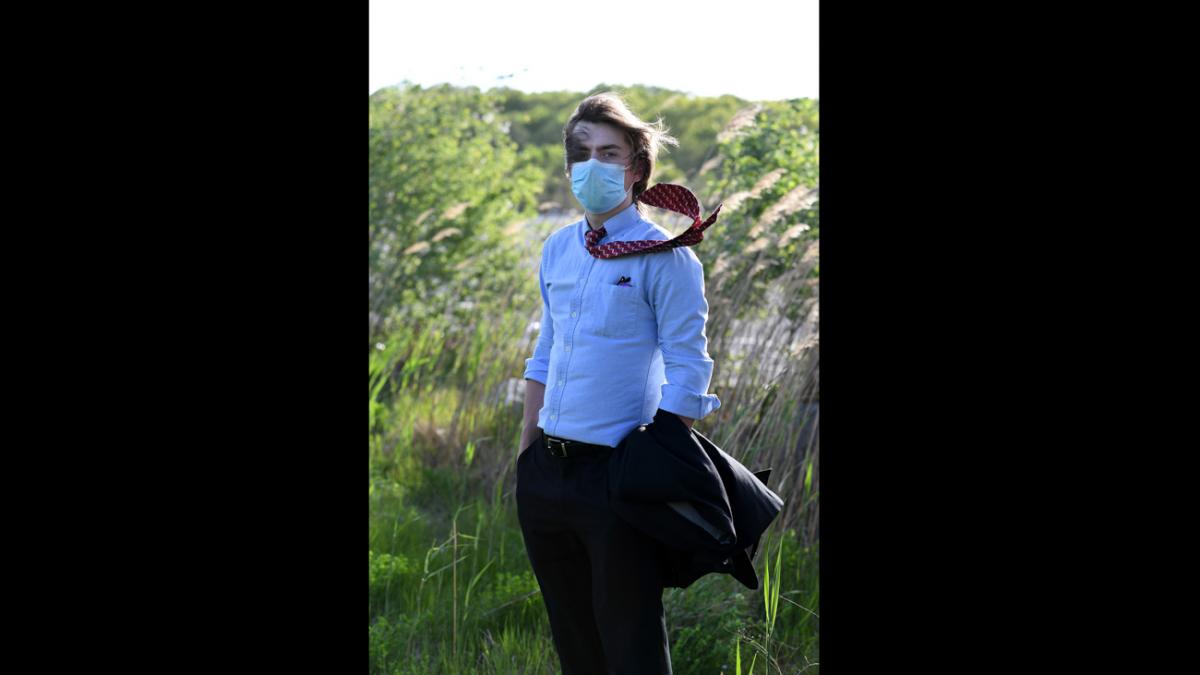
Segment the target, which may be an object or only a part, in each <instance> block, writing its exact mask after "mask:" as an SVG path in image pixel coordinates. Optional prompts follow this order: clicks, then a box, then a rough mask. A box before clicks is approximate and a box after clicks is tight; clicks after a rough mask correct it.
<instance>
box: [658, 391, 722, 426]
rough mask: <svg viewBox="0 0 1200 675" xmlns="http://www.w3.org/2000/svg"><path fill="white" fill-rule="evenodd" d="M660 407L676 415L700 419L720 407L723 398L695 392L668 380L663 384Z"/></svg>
mask: <svg viewBox="0 0 1200 675" xmlns="http://www.w3.org/2000/svg"><path fill="white" fill-rule="evenodd" d="M658 407H660V408H662V409H663V410H666V411H667V412H672V413H675V414H676V415H683V416H684V417H690V418H692V419H694V420H698V419H701V418H703V417H705V416H706V415H708V414H709V413H711V412H712V411H714V410H716V409H717V408H720V407H721V399H719V398H717V397H716V396H713V395H712V394H694V393H692V392H690V391H688V390H686V389H684V388H683V387H680V386H678V385H674V384H671V383H669V382H668V383H667V384H664V385H663V386H662V401H660V402H659V404H658Z"/></svg>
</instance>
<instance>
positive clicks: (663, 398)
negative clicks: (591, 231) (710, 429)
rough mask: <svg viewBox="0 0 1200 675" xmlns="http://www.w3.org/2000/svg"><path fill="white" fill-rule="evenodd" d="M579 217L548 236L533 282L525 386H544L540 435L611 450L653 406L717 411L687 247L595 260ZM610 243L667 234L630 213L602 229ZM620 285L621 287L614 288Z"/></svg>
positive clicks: (697, 278) (704, 305) (698, 279)
mask: <svg viewBox="0 0 1200 675" xmlns="http://www.w3.org/2000/svg"><path fill="white" fill-rule="evenodd" d="M588 228H589V226H588V223H587V219H586V218H584V219H581V220H579V221H578V222H575V223H572V224H571V225H567V226H565V227H562V228H560V229H558V230H556V231H555V232H554V233H553V234H551V235H550V236H549V237H547V238H546V241H545V244H544V245H543V247H542V261H541V266H540V268H539V271H538V279H539V281H540V284H541V290H542V302H543V306H542V321H541V333H540V334H539V335H538V340H537V344H536V345H535V346H534V350H533V356H532V357H531V358H529V359H526V361H525V378H526V379H530V380H536V381H538V382H541V383H543V384H545V385H546V396H545V401H544V403H543V405H542V408H541V410H540V411H538V426H539V427H541V428H542V429H543V430H544V431H545V432H546V433H547V434H549V435H551V436H558V437H560V438H567V439H570V440H575V441H583V442H585V443H596V444H599V445H608V446H612V447H616V446H617V445H618V444H619V443H620V442H621V439H623V438H625V436H626V435H628V434H629V432H631V431H633V429H635V428H636V427H637V426H639V425H641V424H649V423H651V422H653V421H654V415H655V413H656V412H657V411H658V409H659V408H662V409H663V410H666V411H668V412H672V413H675V414H677V415H683V416H685V417H691V418H694V419H700V418H702V417H704V416H706V415H708V414H709V413H711V412H712V411H714V410H716V409H717V408H719V407H720V406H721V401H720V400H719V399H718V398H717V397H716V396H713V395H711V394H708V393H706V392H707V391H708V385H709V382H710V380H711V379H712V369H713V362H712V359H711V358H709V356H708V338H707V336H706V335H705V333H704V326H705V323H706V322H707V321H708V301H707V300H706V299H705V297H704V266H703V265H702V264H701V263H700V259H699V258H697V257H696V254H695V253H693V252H692V250H691V249H690V248H688V247H686V246H681V247H678V248H673V249H670V250H668V251H661V252H657V253H643V254H635V255H627V256H622V257H619V258H611V259H607V260H602V259H599V258H593V257H592V256H591V254H589V253H588V251H587V246H586V244H585V240H584V233H585V232H587V230H588ZM604 229H605V230H606V231H607V232H608V234H607V235H606V236H605V237H604V239H602V240H600V243H601V244H605V243H608V242H612V241H635V240H640V239H650V240H655V241H665V240H667V239H670V238H671V234H670V232H668V231H667V230H665V229H663V228H662V227H660V226H658V225H657V224H655V223H652V222H650V221H648V220H645V219H643V218H642V217H641V215H640V214H639V213H638V211H637V207H635V206H633V205H630V206H629V208H626V209H624V210H623V211H621V212H620V213H618V214H616V215H615V216H613V217H612V218H610V219H608V220H607V221H606V222H605V223H604ZM622 277H628V279H629V280H628V281H627V282H626V283H625V284H622V285H618V281H620V280H621V278H622Z"/></svg>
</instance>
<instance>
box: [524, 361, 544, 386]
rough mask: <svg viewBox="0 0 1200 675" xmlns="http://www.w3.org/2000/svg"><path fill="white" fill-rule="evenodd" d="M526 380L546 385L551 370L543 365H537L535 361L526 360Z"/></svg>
mask: <svg viewBox="0 0 1200 675" xmlns="http://www.w3.org/2000/svg"><path fill="white" fill-rule="evenodd" d="M524 378H525V379H526V380H533V381H535V382H541V383H542V384H546V380H548V379H550V369H549V368H547V367H546V366H545V365H543V364H540V363H535V362H534V360H533V359H525V376H524Z"/></svg>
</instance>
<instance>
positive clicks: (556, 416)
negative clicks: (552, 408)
mask: <svg viewBox="0 0 1200 675" xmlns="http://www.w3.org/2000/svg"><path fill="white" fill-rule="evenodd" d="M550 419H552V420H553V419H558V415H551V416H550Z"/></svg>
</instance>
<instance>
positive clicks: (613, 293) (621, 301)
mask: <svg viewBox="0 0 1200 675" xmlns="http://www.w3.org/2000/svg"><path fill="white" fill-rule="evenodd" d="M599 299H600V307H599V308H598V309H599V310H600V311H598V312H596V319H595V323H594V324H593V328H594V331H595V333H596V334H597V335H602V336H604V337H613V338H622V337H633V336H634V335H637V331H638V326H640V325H641V320H642V318H643V317H642V314H643V313H644V312H643V310H645V309H646V306H645V305H646V303H645V302H644V301H643V300H642V289H640V288H637V287H634V286H618V285H616V284H604V285H603V286H602V287H601V288H600V298H599Z"/></svg>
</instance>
